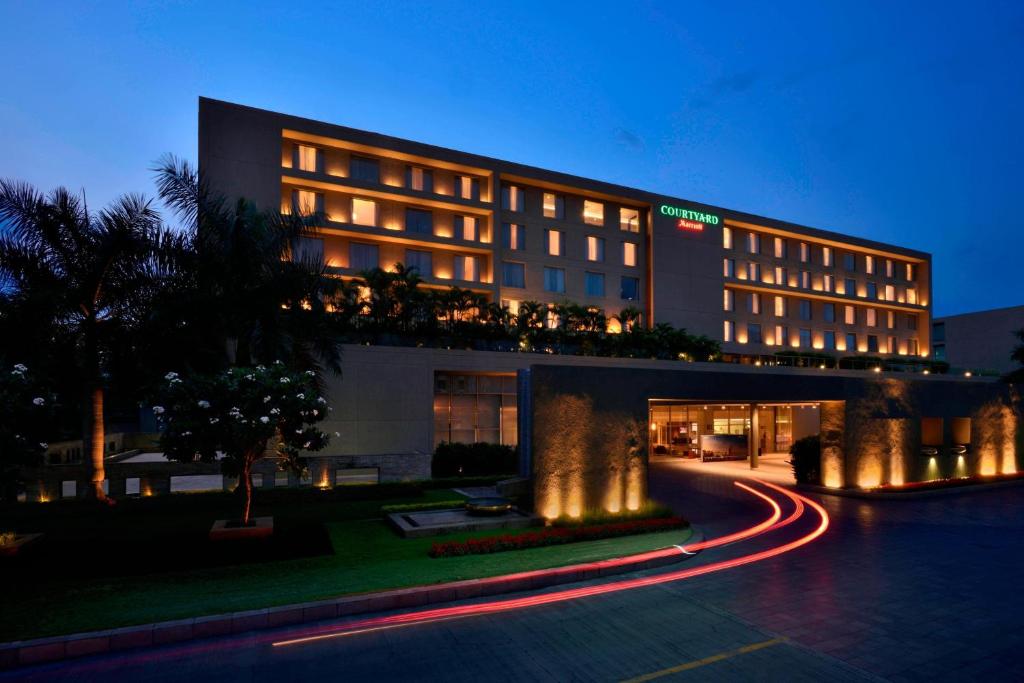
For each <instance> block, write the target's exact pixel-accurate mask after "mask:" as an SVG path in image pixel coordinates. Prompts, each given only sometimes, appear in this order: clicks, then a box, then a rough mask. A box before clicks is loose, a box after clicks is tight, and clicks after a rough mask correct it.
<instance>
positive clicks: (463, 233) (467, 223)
mask: <svg viewBox="0 0 1024 683" xmlns="http://www.w3.org/2000/svg"><path fill="white" fill-rule="evenodd" d="M478 221H479V219H478V218H476V217H475V216H456V217H455V235H456V236H457V237H461V238H462V239H464V240H468V241H470V242H474V241H476V239H477V225H478Z"/></svg>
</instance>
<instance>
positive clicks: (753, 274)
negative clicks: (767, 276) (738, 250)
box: [747, 262, 761, 282]
mask: <svg viewBox="0 0 1024 683" xmlns="http://www.w3.org/2000/svg"><path fill="white" fill-rule="evenodd" d="M747 279H748V280H750V281H751V282H758V281H760V279H761V264H760V263H753V262H749V263H747Z"/></svg>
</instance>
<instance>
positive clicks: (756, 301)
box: [747, 292, 761, 315]
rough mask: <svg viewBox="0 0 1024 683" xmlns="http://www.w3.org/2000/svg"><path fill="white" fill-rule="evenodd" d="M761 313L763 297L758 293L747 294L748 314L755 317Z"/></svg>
mask: <svg viewBox="0 0 1024 683" xmlns="http://www.w3.org/2000/svg"><path fill="white" fill-rule="evenodd" d="M760 312H761V295H760V294H758V293H757V292H748V293H747V313H753V314H755V315H757V314H759V313H760Z"/></svg>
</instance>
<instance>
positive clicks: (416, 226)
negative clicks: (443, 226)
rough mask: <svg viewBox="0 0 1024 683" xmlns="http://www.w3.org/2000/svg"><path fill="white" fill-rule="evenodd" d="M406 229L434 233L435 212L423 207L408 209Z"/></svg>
mask: <svg viewBox="0 0 1024 683" xmlns="http://www.w3.org/2000/svg"><path fill="white" fill-rule="evenodd" d="M405 231H406V232H415V233H417V234H420V235H433V234H434V214H432V213H430V212H429V211H424V210H423V209H406V210H405ZM460 237H461V235H460Z"/></svg>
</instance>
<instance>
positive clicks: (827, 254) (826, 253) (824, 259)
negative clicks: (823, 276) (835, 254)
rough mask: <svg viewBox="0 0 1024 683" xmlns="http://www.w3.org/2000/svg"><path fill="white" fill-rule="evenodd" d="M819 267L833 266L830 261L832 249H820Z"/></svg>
mask: <svg viewBox="0 0 1024 683" xmlns="http://www.w3.org/2000/svg"><path fill="white" fill-rule="evenodd" d="M821 265H823V266H828V267H832V266H833V265H835V264H834V263H833V261H832V247H822V248H821Z"/></svg>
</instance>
